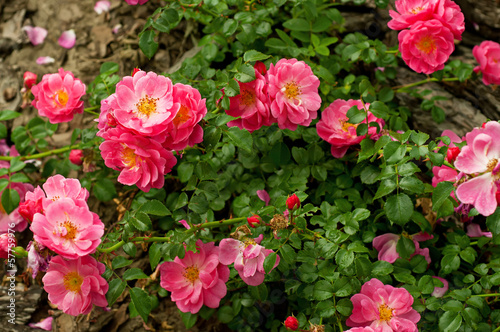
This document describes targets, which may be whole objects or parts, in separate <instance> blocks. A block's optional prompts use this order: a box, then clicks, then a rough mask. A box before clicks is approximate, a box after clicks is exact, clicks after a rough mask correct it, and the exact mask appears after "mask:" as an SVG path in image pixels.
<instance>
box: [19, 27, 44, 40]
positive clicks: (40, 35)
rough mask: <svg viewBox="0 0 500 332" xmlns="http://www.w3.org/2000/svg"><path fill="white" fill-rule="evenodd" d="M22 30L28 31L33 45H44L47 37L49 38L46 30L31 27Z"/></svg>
mask: <svg viewBox="0 0 500 332" xmlns="http://www.w3.org/2000/svg"><path fill="white" fill-rule="evenodd" d="M22 29H23V31H26V34H27V35H28V38H29V39H30V42H31V43H32V44H33V45H39V44H42V43H43V41H44V40H45V37H47V30H45V29H44V28H40V27H32V26H30V25H27V26H24V27H23V28H22Z"/></svg>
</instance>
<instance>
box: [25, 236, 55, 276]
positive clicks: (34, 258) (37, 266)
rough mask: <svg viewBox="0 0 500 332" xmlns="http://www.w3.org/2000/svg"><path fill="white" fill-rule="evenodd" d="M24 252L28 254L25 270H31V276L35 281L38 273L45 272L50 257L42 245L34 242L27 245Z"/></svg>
mask: <svg viewBox="0 0 500 332" xmlns="http://www.w3.org/2000/svg"><path fill="white" fill-rule="evenodd" d="M26 251H27V252H28V263H27V268H28V269H30V270H31V276H32V277H33V279H35V278H36V276H37V274H38V272H39V271H40V272H45V271H47V268H48V267H49V262H50V259H51V258H52V256H50V255H49V253H48V250H46V248H45V246H44V245H43V244H41V243H37V242H36V241H35V240H33V241H30V243H28V246H27V247H26Z"/></svg>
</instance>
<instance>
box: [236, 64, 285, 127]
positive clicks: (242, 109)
mask: <svg viewBox="0 0 500 332" xmlns="http://www.w3.org/2000/svg"><path fill="white" fill-rule="evenodd" d="M259 67H261V65H259ZM264 69H265V66H264ZM260 70H262V68H260ZM238 84H239V86H240V94H239V95H237V96H235V97H229V110H227V111H226V113H227V114H228V115H230V116H234V117H236V118H238V119H236V120H232V121H229V122H228V124H227V125H228V126H229V127H233V126H236V127H238V128H240V129H246V130H248V131H249V132H253V131H255V130H257V129H260V128H261V127H262V126H270V125H271V124H272V123H273V122H275V121H276V120H274V119H273V117H272V116H271V110H270V108H269V105H270V102H269V97H268V96H267V82H266V78H265V77H264V76H262V74H261V73H260V71H259V68H255V80H253V81H251V82H248V83H241V82H238Z"/></svg>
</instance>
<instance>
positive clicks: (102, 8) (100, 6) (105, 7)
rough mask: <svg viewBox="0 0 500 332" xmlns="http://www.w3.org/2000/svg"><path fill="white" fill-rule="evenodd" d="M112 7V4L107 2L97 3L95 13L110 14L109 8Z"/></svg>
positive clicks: (104, 0) (105, 0) (102, 0)
mask: <svg viewBox="0 0 500 332" xmlns="http://www.w3.org/2000/svg"><path fill="white" fill-rule="evenodd" d="M110 7H111V3H110V2H109V1H107V0H101V1H97V2H96V3H95V5H94V11H95V12H96V13H97V14H98V15H100V14H102V13H105V12H106V13H107V12H109V8H110Z"/></svg>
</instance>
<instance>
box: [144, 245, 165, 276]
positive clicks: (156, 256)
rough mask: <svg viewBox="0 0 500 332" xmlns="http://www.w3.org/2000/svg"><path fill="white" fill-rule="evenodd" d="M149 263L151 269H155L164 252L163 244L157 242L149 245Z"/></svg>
mask: <svg viewBox="0 0 500 332" xmlns="http://www.w3.org/2000/svg"><path fill="white" fill-rule="evenodd" d="M148 251H149V263H150V264H151V270H153V271H154V270H155V269H156V266H157V265H158V263H159V262H160V259H161V257H162V254H163V252H162V251H163V244H162V243H158V242H155V243H153V244H152V245H151V246H150V247H149V250H148Z"/></svg>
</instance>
